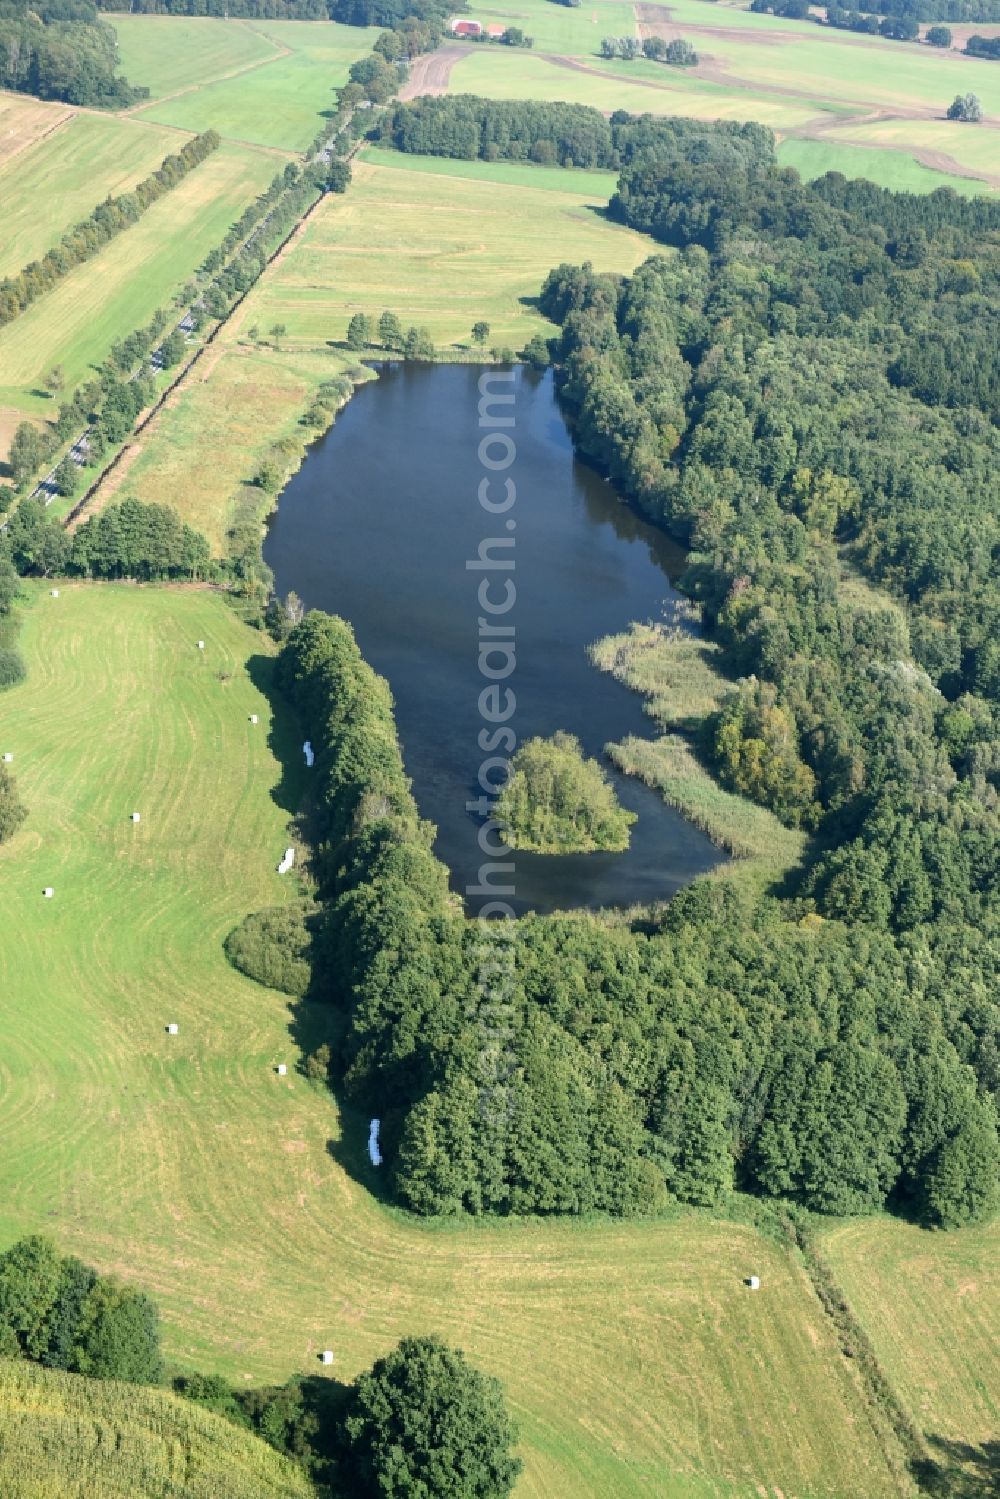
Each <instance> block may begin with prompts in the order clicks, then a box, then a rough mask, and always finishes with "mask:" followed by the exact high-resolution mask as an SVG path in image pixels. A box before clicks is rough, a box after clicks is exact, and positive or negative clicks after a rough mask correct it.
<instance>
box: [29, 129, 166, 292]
mask: <svg viewBox="0 0 1000 1499" xmlns="http://www.w3.org/2000/svg"><path fill="white" fill-rule="evenodd" d="M0 128H2V126H0ZM183 143H184V142H183V139H179V138H178V136H177V135H176V134H175V133H174V132H173V131H171V130H164V129H161V128H160V127H158V126H150V125H140V124H138V123H135V124H134V123H132V122H131V121H124V120H121V119H119V118H117V117H115V116H113V115H99V114H96V113H94V114H82V113H80V114H73V115H71V116H70V117H69V119H68V120H66V121H65V123H64V124H62V125H60V126H59V128H58V129H57V130H54V131H51V132H50V133H49V134H47V135H43V136H42V137H41V138H40V139H39V140H38V141H36V142H35V143H34V144H32V145H29V146H27V147H26V148H25V149H24V150H22V151H19V152H18V153H17V155H15V156H12V157H10V158H9V159H8V160H7V161H6V162H5V161H4V160H3V159H2V158H0V201H2V203H3V220H4V222H3V238H2V240H0V277H3V276H11V275H16V274H17V272H18V271H19V270H21V268H22V267H23V266H26V265H27V264H28V262H29V261H31V260H37V259H40V258H41V256H43V255H44V254H45V252H46V250H48V249H50V248H51V247H52V246H53V245H56V244H58V242H59V238H60V236H61V235H62V234H64V233H65V231H66V230H67V229H68V228H69V227H70V226H71V225H72V224H75V223H77V222H78V221H79V220H80V219H84V218H86V217H87V215H88V214H89V213H91V212H92V210H93V209H95V208H96V207H97V205H98V203H100V202H102V201H103V199H104V198H106V197H108V196H110V195H115V194H118V193H124V192H128V191H129V189H130V188H133V187H134V186H135V184H136V183H137V182H139V181H140V180H141V178H143V177H146V176H148V174H149V173H150V172H154V171H155V170H156V168H157V167H158V166H159V165H160V162H161V161H162V160H163V158H164V157H165V156H166V155H167V154H168V153H169V152H171V151H176V150H178V148H179V147H180V146H181V145H183Z"/></svg>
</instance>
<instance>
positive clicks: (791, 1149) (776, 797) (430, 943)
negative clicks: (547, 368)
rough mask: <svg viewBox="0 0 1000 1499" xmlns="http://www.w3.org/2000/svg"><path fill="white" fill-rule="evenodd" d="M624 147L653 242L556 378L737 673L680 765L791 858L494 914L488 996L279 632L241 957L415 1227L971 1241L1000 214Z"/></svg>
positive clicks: (560, 299) (987, 957)
mask: <svg viewBox="0 0 1000 1499" xmlns="http://www.w3.org/2000/svg"><path fill="white" fill-rule="evenodd" d="M422 102H423V101H422ZM441 102H442V101H436V100H435V101H431V103H432V108H431V110H430V111H429V112H428V113H426V114H425V113H424V111H423V110H421V111H418V112H415V113H418V114H419V115H420V116H421V117H422V118H425V119H427V118H435V119H438V120H441V121H444V122H446V123H447V122H449V121H452V122H453V121H454V119H455V118H456V115H455V114H454V112H453V111H450V110H442V111H441V112H440V113H438V110H439V108H440V105H441ZM459 107H460V109H464V108H465V107H466V105H465V104H462V105H460V106H459ZM476 107H477V109H478V101H476ZM557 112H559V111H557ZM512 117H514V118H518V119H521V120H523V119H524V118H526V116H525V115H524V114H523V113H520V111H519V107H515V108H514V110H513V111H512ZM404 118H413V116H411V115H410V113H409V111H407V114H406V115H405V116H404ZM479 118H480V120H481V116H480V117H479ZM535 118H537V119H541V118H542V115H541V114H539V115H538V116H536V117H535ZM608 129H609V130H611V129H619V130H620V131H621V129H622V127H621V124H618V125H609V126H608ZM631 129H632V132H633V138H632V140H631V141H630V140H629V138H628V133H627V131H625V132H622V134H621V135H620V139H621V142H622V144H623V145H624V146H625V148H626V150H627V151H628V152H629V155H630V157H631V160H630V162H629V164H628V165H626V167H625V169H624V170H623V172H622V174H621V177H620V181H619V188H618V192H617V193H616V195H615V197H614V199H613V201H612V203H611V205H610V212H611V213H612V215H613V216H614V217H616V218H618V219H619V220H621V221H623V222H626V223H628V224H630V225H633V226H635V227H637V228H640V229H642V230H644V231H645V232H647V233H649V234H651V235H652V236H653V237H654V238H657V239H659V240H661V241H662V242H663V243H664V245H665V246H669V247H670V248H669V249H668V250H666V251H665V253H663V254H659V255H655V256H654V257H653V258H652V259H650V260H649V261H648V262H647V263H646V264H645V265H643V266H641V267H640V268H639V270H638V271H637V272H636V273H635V274H634V275H633V276H632V277H630V278H622V277H618V276H609V275H602V274H600V273H599V272H597V271H595V270H594V269H593V268H592V267H591V266H589V265H585V266H582V267H572V266H562V267H560V268H559V269H557V270H555V271H553V272H552V273H551V275H550V276H549V278H548V280H547V282H546V285H545V287H544V288H543V291H542V297H541V306H542V309H543V311H544V312H545V313H546V314H547V315H548V316H549V317H550V318H551V319H552V320H553V321H554V322H556V323H557V324H559V325H560V327H561V334H560V337H559V339H558V342H557V343H556V344H555V346H554V348H553V350H552V353H553V357H554V359H555V363H556V371H557V379H558V382H559V387H560V391H561V395H562V399H563V402H564V405H565V408H566V410H567V413H568V415H569V417H570V420H571V423H572V426H573V430H574V435H575V439H576V442H577V444H578V446H579V448H580V449H581V450H582V452H583V453H584V454H586V455H587V456H588V457H589V458H590V459H591V460H592V461H594V462H595V463H596V464H598V465H599V466H600V467H601V468H603V469H604V470H605V471H607V472H608V473H609V474H610V475H611V476H612V477H613V478H614V480H615V481H616V482H617V483H618V484H619V485H620V486H621V487H622V488H623V489H624V491H625V492H626V493H627V494H628V495H629V497H630V498H631V499H632V501H633V502H634V503H635V504H636V505H637V506H638V507H640V508H641V509H642V510H643V511H644V512H645V513H646V514H647V515H649V516H650V517H652V518H653V519H654V520H656V521H657V522H659V523H660V524H663V525H665V526H667V527H669V528H670V529H671V530H672V531H673V532H674V533H675V534H677V535H678V536H679V537H681V538H682V539H683V540H684V541H685V542H686V543H688V544H689V545H690V547H691V555H690V559H689V564H690V565H689V569H688V573H687V577H686V580H685V586H686V588H687V589H688V591H689V592H690V593H691V594H692V595H693V596H694V597H695V598H696V599H697V600H698V602H699V603H700V605H701V607H702V611H703V615H704V618H705V621H706V626H707V628H708V630H709V631H710V632H711V634H712V635H713V636H714V637H715V639H716V641H717V642H718V643H719V645H720V646H721V647H722V649H723V655H724V659H725V661H726V664H727V665H728V667H729V670H730V672H731V674H732V677H733V679H734V682H735V685H734V687H733V689H732V690H731V692H730V693H729V694H728V696H726V697H725V698H724V700H723V702H722V704H721V706H720V707H719V709H718V711H717V712H715V713H714V714H712V715H711V717H710V718H709V720H708V721H707V722H706V723H705V725H704V729H703V735H702V743H701V746H700V751H701V753H702V754H703V755H704V756H705V757H706V759H707V760H708V761H709V762H710V763H711V764H712V765H713V766H714V768H715V770H716V773H717V774H718V776H719V778H720V779H721V780H722V781H723V782H724V783H725V784H727V785H729V786H731V787H733V788H734V789H735V790H737V791H739V792H741V793H742V794H743V795H745V796H748V797H752V798H755V799H757V800H759V801H761V802H763V803H765V804H767V805H769V806H770V807H772V808H773V809H774V810H775V812H776V813H777V814H778V815H779V816H780V817H781V818H783V819H784V820H785V821H786V822H787V823H789V824H790V825H792V826H799V827H804V828H806V829H808V830H809V831H810V832H811V833H812V834H813V837H812V840H811V845H810V853H809V856H808V858H807V861H806V864H805V867H804V869H803V870H802V872H801V875H800V876H799V877H798V881H797V884H796V885H795V886H794V887H793V888H789V889H787V890H785V891H784V892H775V893H773V894H771V895H769V896H767V897H765V898H758V897H755V896H751V895H749V894H745V893H741V892H739V891H737V889H735V888H734V887H731V886H729V885H728V884H727V883H726V882H725V881H713V882H709V883H703V884H701V885H696V886H694V887H693V888H692V889H690V890H689V891H687V892H685V893H684V894H682V895H680V896H678V897H676V898H675V899H674V900H673V902H672V903H671V904H670V906H669V907H668V908H667V909H666V910H665V911H664V912H662V913H660V914H659V915H650V916H649V917H648V918H647V919H646V920H644V921H643V922H642V923H641V924H639V925H630V924H629V922H628V921H627V920H626V919H625V918H619V919H597V918H594V917H591V916H589V915H586V914H583V913H579V914H574V915H570V916H560V917H550V918H540V917H529V918H527V919H524V920H522V921H519V922H509V923H507V922H505V923H501V924H500V925H499V927H498V933H499V935H498V936H497V938H496V941H495V942H493V943H491V944H488V946H489V947H490V948H491V949H492V950H493V952H492V959H491V961H492V962H493V964H494V965H495V964H496V962H497V961H498V958H497V952H499V953H501V954H503V953H504V952H509V955H510V956H509V959H508V960H507V969H508V971H507V973H506V976H505V980H504V983H503V987H502V999H501V1001H500V1002H498V1000H497V997H496V995H495V994H490V993H485V994H484V985H483V983H482V981H481V968H482V963H483V937H482V933H481V931H480V930H479V929H478V926H477V925H476V924H473V923H470V922H467V921H465V920H464V918H463V917H462V916H461V915H459V914H458V913H457V912H456V909H455V903H454V899H453V897H451V896H450V894H449V891H448V887H447V875H446V871H445V870H444V869H443V868H442V867H441V865H440V864H439V863H438V862H437V860H436V859H435V858H434V856H433V854H432V852H431V836H432V834H431V830H429V829H428V828H426V827H425V826H424V825H423V824H422V823H421V821H420V819H419V816H418V814H417V809H416V807H415V805H414V803H413V799H412V796H411V794H410V790H409V786H408V784H407V782H406V779H405V776H404V774H403V769H402V762H401V757H400V752H399V747H398V743H397V740H396V735H395V728H394V723H393V717H392V704H391V699H390V697H389V693H388V689H387V687H386V685H385V683H384V682H382V681H381V680H380V679H378V678H377V677H376V676H375V675H374V673H373V672H371V670H370V669H369V668H368V667H367V666H366V664H365V663H364V661H363V660H362V659H361V657H360V654H359V652H358V650H357V647H356V644H355V643H354V640H353V637H352V635H351V632H350V630H349V628H348V627H347V626H346V625H345V624H343V623H342V622H341V621H337V620H331V619H328V618H326V617H324V616H320V615H316V614H313V615H309V616H307V617H306V619H305V620H304V621H303V622H302V623H301V624H299V625H298V626H296V628H295V629H294V630H293V631H292V633H291V635H290V636H289V638H288V639H287V641H286V643H285V645H284V647H283V650H282V654H281V657H280V659H279V673H278V677H279V683H280V685H281V688H282V690H283V691H284V692H285V693H286V694H287V696H288V697H289V699H290V700H291V702H292V703H293V704H294V706H295V708H296V710H297V712H298V713H299V715H300V716H301V719H302V722H303V726H304V728H305V729H306V730H307V731H308V732H309V733H310V735H311V737H312V739H313V743H314V745H316V747H317V751H318V755H319V759H318V768H319V782H318V784H319V787H320V790H319V795H318V798H317V803H316V807H315V809H314V811H315V837H316V845H317V854H316V861H315V867H316V872H317V874H318V879H319V909H318V912H317V910H316V908H314V907H310V908H308V909H305V908H304V909H303V910H302V912H301V913H300V914H299V916H298V918H296V917H294V916H293V917H290V918H289V920H288V922H287V924H286V927H285V929H284V931H283V932H279V933H277V934H276V935H275V936H272V934H271V933H270V932H269V931H268V930H265V928H264V927H263V926H261V925H260V924H258V925H257V926H256V927H254V928H253V930H252V931H250V930H249V929H247V932H246V940H245V941H244V942H243V943H242V945H241V956H240V961H241V963H242V966H244V967H245V968H246V969H247V971H248V972H251V973H255V972H259V973H260V975H261V976H263V975H264V973H266V972H268V971H270V972H272V973H273V972H275V971H280V962H279V961H278V960H276V959H275V957H274V955H273V954H269V952H268V948H269V944H270V943H271V942H272V941H277V942H278V943H279V944H280V943H287V944H288V946H289V948H290V950H291V951H293V952H294V955H295V961H296V964H297V965H298V966H297V967H296V969H295V972H296V985H295V988H296V992H297V993H298V994H300V995H301V994H302V993H303V992H305V994H306V998H305V1000H304V1003H305V1004H307V1005H309V1006H310V1009H311V1011H313V1012H314V1014H313V1022H315V1019H316V1015H318V1014H323V1013H325V1014H326V1016H327V1041H326V1043H325V1044H324V1045H323V1046H322V1047H321V1048H320V1049H319V1051H318V1052H317V1053H316V1055H315V1056H314V1057H313V1058H312V1059H311V1061H310V1067H311V1069H312V1070H313V1071H320V1072H322V1071H323V1070H326V1069H329V1071H330V1074H331V1076H332V1078H333V1079H334V1080H335V1081H336V1082H337V1083H338V1084H340V1085H341V1086H343V1087H344V1088H345V1089H346V1091H347V1093H348V1094H349V1096H351V1097H352V1098H353V1099H354V1100H355V1101H356V1102H358V1103H359V1104H361V1105H362V1106H363V1107H365V1108H367V1109H370V1111H371V1112H372V1113H373V1114H376V1115H378V1116H379V1117H380V1118H381V1119H382V1122H383V1133H382V1140H383V1142H384V1145H383V1148H384V1152H385V1155H386V1159H387V1163H388V1168H389V1172H390V1175H391V1180H392V1183H393V1186H394V1189H395V1192H396V1194H397V1196H398V1198H399V1200H400V1201H402V1202H403V1203H405V1204H406V1205H407V1206H409V1207H411V1208H413V1209H415V1210H417V1211H419V1212H425V1213H454V1212H461V1211H471V1212H484V1211H490V1212H500V1213H510V1212H514V1213H520V1212H570V1213H574V1212H584V1211H587V1210H589V1209H593V1208H598V1209H604V1210H607V1211H611V1212H634V1211H637V1210H649V1209H655V1208H656V1207H657V1206H658V1205H660V1204H662V1203H665V1202H668V1201H671V1200H680V1201H684V1202H693V1203H703V1204H713V1203H716V1202H719V1201H721V1200H724V1199H725V1197H726V1196H727V1195H728V1194H729V1193H730V1192H732V1191H733V1190H734V1189H737V1188H740V1189H744V1190H748V1191H751V1192H755V1193H758V1194H762V1195H765V1196H770V1197H777V1198H784V1199H786V1200H790V1201H792V1202H795V1203H800V1204H803V1205H805V1206H807V1207H809V1208H813V1209H816V1210H820V1211H824V1212H835V1213H859V1212H866V1211H872V1210H875V1209H877V1208H880V1207H883V1206H886V1205H888V1206H889V1207H890V1208H892V1209H894V1210H896V1211H899V1212H902V1213H905V1214H907V1215H909V1216H912V1217H914V1218H916V1219H917V1220H918V1221H920V1222H923V1223H926V1224H935V1225H943V1226H950V1225H955V1224H960V1223H963V1222H968V1221H970V1220H974V1219H977V1218H980V1217H983V1216H985V1215H987V1214H989V1213H990V1212H991V1211H992V1210H993V1209H994V1207H995V1206H996V1203H997V1188H998V1182H997V1171H998V1142H997V1099H998V1096H1000V1005H998V1004H997V1000H996V992H997V977H998V973H1000V922H998V914H1000V912H998V905H997V896H996V891H997V875H998V873H1000V869H998V856H1000V795H998V789H1000V719H998V714H1000V649H998V646H997V644H996V641H997V622H998V621H997V608H998V593H997V588H996V577H995V559H996V556H997V552H998V548H1000V534H998V532H1000V490H998V479H997V474H998V472H1000V469H998V463H997V460H998V458H1000V433H998V430H997V425H996V421H997V418H998V416H1000V412H998V410H997V409H996V406H995V402H996V400H997V382H996V360H997V338H996V333H997V306H998V298H997V290H998V286H997V282H998V278H1000V206H998V205H996V204H995V203H992V202H990V201H988V200H982V199H963V198H959V197H957V196H956V195H955V194H953V193H951V192H950V191H947V190H945V191H940V192H937V193H934V194H931V195H930V196H929V197H921V198H915V197H911V196H909V195H906V194H893V193H889V192H886V191H884V190H882V189H879V188H877V187H874V186H873V185H872V184H870V183H866V182H847V181H845V180H844V179H843V178H842V177H839V176H836V175H831V176H828V177H827V178H824V179H822V180H821V181H819V182H818V183H815V184H812V185H809V186H807V185H805V184H803V183H802V182H801V181H800V179H799V178H798V176H797V174H796V173H794V172H792V171H785V170H781V169H779V168H778V167H777V165H776V163H775V158H774V143H773V138H772V137H771V135H770V132H769V131H767V130H766V129H764V128H762V127H760V126H755V125H746V126H731V125H729V126H704V125H698V124H695V123H692V122H670V121H659V122H655V124H650V123H649V122H643V121H639V122H634V124H633V125H632V127H631ZM644 129H645V130H646V131H647V132H648V134H647V137H646V141H647V143H646V145H645V146H643V145H642V144H638V145H636V144H635V140H637V139H640V138H641V136H642V133H643V130H644ZM858 573H866V574H867V575H868V577H869V578H870V579H871V580H872V581H873V582H875V583H876V584H878V585H881V587H882V588H883V589H884V590H885V592H884V594H880V593H879V592H878V591H877V589H872V588H870V587H868V588H864V587H861V588H859V587H855V586H846V585H849V584H850V583H851V580H852V579H853V577H854V576H855V575H856V574H858ZM841 580H844V586H842V583H841ZM305 963H308V964H309V965H310V969H311V977H310V979H309V981H308V982H306V981H305V980H304V975H303V967H302V965H303V964H305ZM500 966H501V968H503V966H504V964H503V962H501V965H500ZM321 1007H323V1008H321ZM498 1011H499V1015H500V1019H499V1020H498Z"/></svg>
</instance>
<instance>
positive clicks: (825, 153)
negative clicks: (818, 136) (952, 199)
mask: <svg viewBox="0 0 1000 1499" xmlns="http://www.w3.org/2000/svg"><path fill="white" fill-rule="evenodd" d="M778 161H779V162H780V163H781V165H782V166H783V167H794V168H795V169H796V171H797V172H798V173H799V176H800V177H802V179H803V180H804V181H805V182H812V181H814V180H815V179H816V178H817V177H822V176H824V174H825V173H827V172H842V173H843V175H844V176H845V177H865V178H867V180H868V181H869V182H875V183H877V184H878V186H879V187H888V188H891V189H892V190H893V191H894V192H908V193H932V192H934V190H935V189H936V188H939V187H950V188H951V189H952V191H953V192H956V193H964V194H976V193H984V192H989V191H990V189H989V187H988V186H987V185H986V183H985V182H978V181H976V180H975V179H973V178H971V177H956V176H954V175H953V174H952V173H948V172H939V171H935V170H934V168H933V167H927V166H924V165H923V164H922V163H921V162H919V161H917V160H916V159H915V158H914V157H912V156H907V155H906V153H905V152H904V151H892V150H885V149H881V150H880V149H877V148H874V147H872V148H868V147H864V146H861V145H856V146H848V145H844V144H843V143H842V142H841V141H839V140H836V139H833V138H832V137H831V135H830V134H828V133H826V132H824V135H823V139H822V140H797V139H794V138H788V139H786V140H783V141H781V142H780V143H779V145H778Z"/></svg>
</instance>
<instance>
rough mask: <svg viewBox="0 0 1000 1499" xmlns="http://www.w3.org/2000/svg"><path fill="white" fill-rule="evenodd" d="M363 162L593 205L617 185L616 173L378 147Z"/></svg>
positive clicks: (605, 198)
mask: <svg viewBox="0 0 1000 1499" xmlns="http://www.w3.org/2000/svg"><path fill="white" fill-rule="evenodd" d="M361 158H362V160H363V161H368V162H371V164H372V166H376V167H396V168H403V169H405V170H406V171H407V172H428V173H429V174H430V175H431V176H432V177H467V178H468V179H469V180H470V181H472V182H498V183H503V184H504V185H505V186H508V187H531V188H548V189H549V191H550V192H554V193H565V192H571V193H579V194H585V195H586V196H587V197H588V198H589V199H590V200H591V202H593V203H601V202H607V201H608V199H610V198H611V196H612V194H613V193H614V192H615V189H616V188H617V186H618V173H617V172H598V171H585V170H583V169H582V168H575V167H574V168H572V169H569V168H566V167H543V166H536V165H535V163H534V162H530V161H462V160H458V159H457V158H453V157H450V156H410V155H406V156H405V157H404V155H402V154H401V153H400V152H399V151H393V150H391V149H389V150H387V149H385V148H383V147H381V146H366V147H365V148H364V150H363V151H362V153H361Z"/></svg>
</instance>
